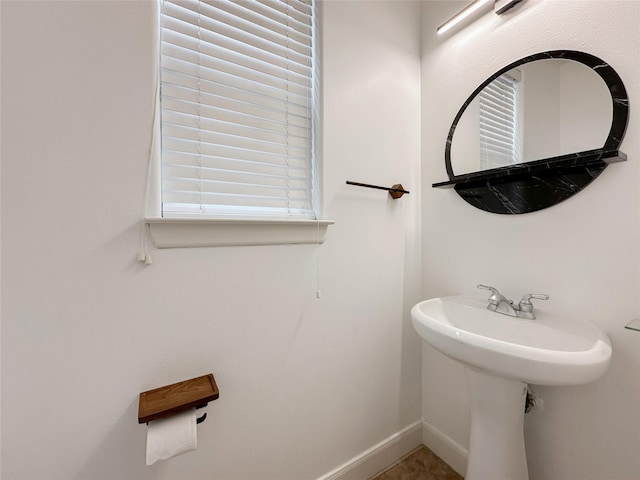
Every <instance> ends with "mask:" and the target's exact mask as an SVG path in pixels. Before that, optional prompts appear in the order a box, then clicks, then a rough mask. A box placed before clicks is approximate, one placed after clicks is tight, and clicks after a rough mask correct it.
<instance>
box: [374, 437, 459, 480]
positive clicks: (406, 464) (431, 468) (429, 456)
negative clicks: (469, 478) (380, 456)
mask: <svg viewBox="0 0 640 480" xmlns="http://www.w3.org/2000/svg"><path fill="white" fill-rule="evenodd" d="M372 480H463V478H462V477H461V476H460V475H458V474H457V473H456V472H455V470H453V469H452V468H451V467H450V466H449V465H447V464H446V463H444V461H442V459H441V458H440V457H438V456H437V455H436V454H435V453H433V452H432V451H431V450H429V449H428V448H427V447H425V446H424V445H423V446H420V447H418V448H416V449H415V450H414V451H412V452H411V453H409V455H407V456H406V457H405V458H404V459H402V460H401V461H400V462H398V463H396V464H395V465H392V466H391V467H389V468H387V469H386V470H384V471H382V472H380V473H379V474H378V475H377V476H376V477H375V478H373V479H372Z"/></svg>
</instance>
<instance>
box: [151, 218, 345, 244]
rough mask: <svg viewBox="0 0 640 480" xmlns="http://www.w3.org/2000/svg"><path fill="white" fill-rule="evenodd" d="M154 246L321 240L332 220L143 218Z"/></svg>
mask: <svg viewBox="0 0 640 480" xmlns="http://www.w3.org/2000/svg"><path fill="white" fill-rule="evenodd" d="M145 222H146V223H147V225H149V231H150V233H151V238H152V239H153V243H154V245H155V246H156V248H193V247H222V246H232V245H288V244H304V243H314V244H317V243H323V242H324V239H325V236H326V233H327V228H328V226H329V225H333V224H334V223H335V222H334V221H333V220H318V221H316V220H271V219H269V220H262V219H261V220H238V219H224V220H218V219H209V218H206V219H203V218H146V219H145Z"/></svg>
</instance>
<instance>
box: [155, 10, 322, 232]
mask: <svg viewBox="0 0 640 480" xmlns="http://www.w3.org/2000/svg"><path fill="white" fill-rule="evenodd" d="M315 31H316V16H315V15H314V4H313V0H269V1H266V2H262V1H257V0H234V1H231V0H214V1H209V2H205V1H197V0H160V40H161V42H160V115H161V117H160V118H161V157H162V160H161V183H162V186H161V197H162V198H161V216H162V217H165V218H166V217H172V218H185V217H186V218H211V219H256V218H263V219H267V218H270V219H311V220H312V219H316V218H317V199H316V197H317V188H316V183H317V176H316V174H315V163H316V155H315V152H316V145H315V144H314V141H315V140H316V134H315V131H316V126H317V108H316V106H317V105H318V89H317V88H315V86H316V85H318V78H317V67H316V55H315V52H316V48H317V46H316V43H317V42H316V35H315Z"/></svg>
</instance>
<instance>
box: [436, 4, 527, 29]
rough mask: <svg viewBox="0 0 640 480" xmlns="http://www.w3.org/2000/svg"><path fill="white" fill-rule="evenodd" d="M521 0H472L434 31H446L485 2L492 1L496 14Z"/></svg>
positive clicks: (501, 12) (500, 13)
mask: <svg viewBox="0 0 640 480" xmlns="http://www.w3.org/2000/svg"><path fill="white" fill-rule="evenodd" d="M521 1H522V0H475V1H474V2H472V3H470V4H469V5H467V6H466V7H465V8H464V10H460V11H459V12H458V13H456V14H455V15H454V16H453V17H451V18H450V19H449V20H447V21H446V22H444V23H443V24H442V25H440V26H439V27H438V28H437V29H436V32H438V33H439V34H440V33H444V32H446V31H447V30H449V29H450V28H451V27H453V26H454V25H457V24H458V23H460V22H461V21H462V20H464V19H465V18H467V17H469V16H470V15H471V14H473V13H474V12H477V11H478V10H479V9H480V8H481V7H483V6H484V5H486V4H488V3H490V2H493V3H494V7H493V8H494V12H495V13H496V14H497V15H502V14H503V13H504V12H506V11H507V10H509V9H510V8H511V7H513V6H514V5H516V4H518V3H520V2H521Z"/></svg>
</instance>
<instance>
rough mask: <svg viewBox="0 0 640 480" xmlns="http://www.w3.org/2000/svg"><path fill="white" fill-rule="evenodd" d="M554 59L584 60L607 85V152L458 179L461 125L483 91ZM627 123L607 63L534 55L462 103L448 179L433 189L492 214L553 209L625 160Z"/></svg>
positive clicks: (579, 56) (621, 91) (624, 102)
mask: <svg viewBox="0 0 640 480" xmlns="http://www.w3.org/2000/svg"><path fill="white" fill-rule="evenodd" d="M550 58H559V59H565V60H574V61H577V62H580V63H582V64H583V65H586V66H588V67H590V68H591V69H592V70H593V71H594V72H595V73H596V74H598V75H599V76H600V78H602V80H603V81H604V82H605V84H606V86H607V88H608V90H609V93H610V94H611V101H612V104H613V118H612V122H611V129H610V130H609V135H608V137H607V140H606V141H605V143H604V145H603V146H602V148H599V149H595V150H588V151H584V152H576V153H573V154H568V155H562V156H559V157H553V158H547V159H541V160H535V161H532V162H526V163H521V164H517V165H510V166H506V167H500V168H495V169H491V170H484V171H480V172H473V173H467V174H463V175H455V174H454V172H453V168H452V166H451V142H452V139H453V134H454V132H455V129H456V127H457V125H458V122H459V120H460V118H461V117H462V114H463V113H464V112H465V110H466V109H467V107H468V106H469V104H470V103H471V102H472V101H473V100H474V98H475V97H476V96H477V95H478V94H479V93H480V91H481V90H482V89H483V88H484V87H486V86H487V85H488V84H489V83H491V82H492V81H493V80H495V79H496V78H497V77H499V76H500V75H502V74H504V73H505V72H508V71H509V70H512V69H513V68H516V67H518V66H520V65H523V64H525V63H530V62H534V61H536V60H543V59H550ZM628 120H629V99H628V96H627V91H626V89H625V87H624V84H623V83H622V79H621V78H620V76H619V75H618V74H617V72H616V71H615V70H614V69H613V67H611V66H610V65H609V64H608V63H606V62H605V61H604V60H602V59H600V58H598V57H596V56H594V55H591V54H588V53H584V52H579V51H575V50H552V51H547V52H541V53H536V54H533V55H529V56H527V57H524V58H521V59H520V60H517V61H515V62H513V63H511V64H509V65H507V66H506V67H504V68H502V69H500V70H498V71H497V72H496V73H494V74H493V75H492V76H491V77H489V78H488V79H487V80H485V81H484V82H483V83H482V84H481V85H480V86H479V87H478V88H476V89H475V90H474V91H473V93H472V94H471V95H470V96H469V98H468V99H467V101H466V102H465V103H464V104H463V105H462V107H461V108H460V110H459V111H458V113H457V115H456V117H455V119H454V121H453V124H452V125H451V128H450V129H449V135H448V137H447V144H446V147H445V167H446V170H447V175H448V176H449V181H448V182H440V183H434V184H433V186H434V187H454V188H455V190H456V192H457V193H458V194H459V195H460V196H461V197H462V198H463V199H464V200H465V201H467V202H468V203H470V204H471V205H473V206H475V207H477V208H480V209H481V210H485V211H487V212H492V213H500V214H520V213H528V212H534V211H537V210H541V209H543V208H547V207H550V206H552V205H555V204H557V203H559V202H561V201H563V200H565V199H567V198H569V197H570V196H572V195H574V194H575V193H577V192H579V191H580V190H582V189H583V188H584V187H585V186H587V185H588V184H589V183H591V181H593V180H594V179H595V178H596V177H597V176H598V175H599V174H600V173H602V171H603V170H604V169H605V168H606V166H607V165H608V164H609V163H614V162H619V161H623V160H626V155H624V153H622V152H620V151H619V150H618V148H619V147H620V144H621V143H622V139H623V138H624V134H625V131H626V129H627V124H628Z"/></svg>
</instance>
